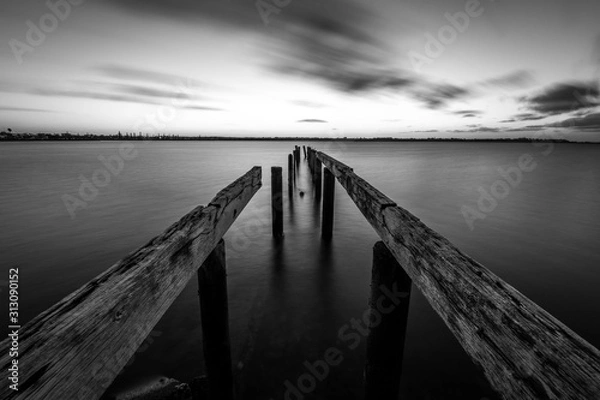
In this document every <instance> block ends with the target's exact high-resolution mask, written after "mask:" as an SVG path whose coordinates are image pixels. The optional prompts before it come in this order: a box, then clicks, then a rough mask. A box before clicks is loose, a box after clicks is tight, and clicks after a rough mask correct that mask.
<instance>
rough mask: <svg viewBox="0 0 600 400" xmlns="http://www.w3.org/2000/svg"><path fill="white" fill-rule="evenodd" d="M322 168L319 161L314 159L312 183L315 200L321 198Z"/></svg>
mask: <svg viewBox="0 0 600 400" xmlns="http://www.w3.org/2000/svg"><path fill="white" fill-rule="evenodd" d="M322 169H323V168H322V167H321V161H319V160H318V159H317V158H316V157H315V170H314V174H313V177H314V182H315V196H316V198H317V199H320V198H321V185H322V179H323V173H322V171H321V170H322Z"/></svg>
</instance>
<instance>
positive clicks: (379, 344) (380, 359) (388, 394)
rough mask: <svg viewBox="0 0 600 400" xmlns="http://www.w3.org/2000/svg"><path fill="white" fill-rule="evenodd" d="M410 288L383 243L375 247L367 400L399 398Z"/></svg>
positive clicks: (366, 372)
mask: <svg viewBox="0 0 600 400" xmlns="http://www.w3.org/2000/svg"><path fill="white" fill-rule="evenodd" d="M411 284H412V281H411V279H410V278H409V277H408V275H407V274H406V272H404V270H403V269H402V267H401V266H400V265H399V264H398V261H396V258H395V257H394V255H393V254H392V253H391V252H390V251H389V249H388V248H387V247H386V245H385V244H384V243H383V242H382V241H379V242H377V243H375V246H373V271H372V278H371V300H370V307H371V318H370V319H369V330H370V332H369V337H368V338H367V365H366V367H365V399H366V400H392V399H393V400H395V399H397V398H398V391H399V390H400V377H401V374H402V357H403V353H404V340H405V337H406V325H407V319H408V306H409V304H410V290H411Z"/></svg>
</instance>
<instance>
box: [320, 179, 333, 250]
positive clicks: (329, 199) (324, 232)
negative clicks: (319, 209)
mask: <svg viewBox="0 0 600 400" xmlns="http://www.w3.org/2000/svg"><path fill="white" fill-rule="evenodd" d="M334 200H335V177H334V176H333V174H332V173H331V171H330V170H329V168H325V169H324V171H323V218H322V219H321V220H322V222H321V236H322V237H323V239H325V240H329V239H331V237H332V235H333V214H334V207H333V205H334Z"/></svg>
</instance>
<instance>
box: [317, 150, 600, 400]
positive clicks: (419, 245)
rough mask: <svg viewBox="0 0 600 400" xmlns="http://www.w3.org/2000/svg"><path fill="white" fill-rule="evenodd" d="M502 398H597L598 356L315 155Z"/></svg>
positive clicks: (347, 171)
mask: <svg viewBox="0 0 600 400" xmlns="http://www.w3.org/2000/svg"><path fill="white" fill-rule="evenodd" d="M317 157H318V158H319V159H320V160H321V162H323V164H324V165H325V166H326V167H327V168H329V169H330V170H331V171H332V173H333V174H334V175H335V177H336V178H337V180H338V181H339V182H340V184H341V185H342V186H343V187H344V188H345V189H346V191H347V192H348V194H349V195H350V198H351V199H352V200H353V201H354V203H355V204H356V206H357V207H358V209H359V210H360V211H361V212H362V214H363V215H364V216H365V218H366V219H367V220H368V221H369V223H370V224H371V226H372V227H373V228H374V229H375V231H376V232H377V234H378V235H379V236H380V237H381V239H382V240H383V242H384V243H385V244H386V245H387V247H388V248H389V249H390V251H391V252H392V253H393V254H394V256H395V257H396V259H397V260H398V262H399V263H400V265H401V266H402V267H403V268H404V269H405V270H406V272H407V274H408V275H409V276H410V278H411V279H412V280H413V283H414V284H415V285H416V286H417V287H418V288H419V290H420V291H421V292H422V293H423V295H424V296H425V297H426V298H427V300H428V301H429V303H430V304H431V306H432V307H433V308H434V310H435V311H436V312H437V313H438V314H439V316H440V317H441V318H442V320H443V321H444V322H445V323H446V325H447V326H448V328H449V329H450V330H451V331H452V333H453V334H454V336H455V337H456V338H457V339H458V341H459V343H460V344H461V345H462V347H463V348H464V349H465V351H466V352H467V353H468V354H469V356H470V357H471V358H472V360H473V361H474V362H475V363H476V364H478V365H479V366H480V367H481V368H482V370H483V372H484V374H485V376H486V377H487V379H488V381H489V382H490V383H491V385H492V386H493V387H494V388H495V390H496V391H497V392H498V394H499V395H500V396H502V397H503V398H504V399H511V400H523V399H574V400H575V399H577V400H579V399H600V352H599V351H598V349H596V348H595V347H594V346H592V345H591V344H589V343H588V342H586V341H585V340H584V339H583V338H581V337H580V336H578V335H577V334H576V333H575V332H573V331H572V330H571V329H569V328H568V327H567V326H565V325H564V324H563V323H562V322H560V321H559V320H557V319H556V318H554V317H553V316H552V315H550V314H549V313H548V312H546V311H545V310H543V309H542V308H541V307H540V306H538V305H537V304H535V303H534V302H533V301H531V300H530V299H528V298H527V297H525V296H524V295H523V294H521V293H520V292H519V291H518V290H516V289H515V288H513V287H512V286H510V285H509V284H508V283H506V282H504V281H503V280H502V279H501V278H499V277H498V276H496V275H494V274H493V273H492V272H491V271H489V270H488V269H487V268H485V267H484V266H482V265H481V264H479V263H478V262H476V261H475V260H473V259H472V258H470V257H469V256H467V255H466V254H464V253H463V252H462V251H460V250H459V249H458V248H456V247H455V246H454V245H453V244H452V243H450V241H448V240H447V239H446V238H444V237H442V236H441V235H440V234H438V233H437V232H434V231H433V230H432V229H430V228H429V227H427V226H426V225H425V224H423V223H422V222H421V221H420V220H419V219H418V218H417V217H415V216H414V215H412V214H411V213H409V212H408V211H406V210H404V209H403V208H401V207H399V206H398V205H396V204H395V203H394V202H393V201H392V200H391V199H389V198H388V197H387V196H385V195H384V194H383V193H381V192H379V191H378V190H377V189H375V188H374V187H373V186H371V185H370V184H369V183H368V182H366V181H364V180H363V179H362V178H360V177H359V176H358V175H356V174H355V173H354V171H353V170H352V169H351V168H350V167H348V166H347V165H345V164H342V163H341V162H339V161H337V160H336V159H334V158H332V157H330V156H328V155H327V154H325V153H322V152H317Z"/></svg>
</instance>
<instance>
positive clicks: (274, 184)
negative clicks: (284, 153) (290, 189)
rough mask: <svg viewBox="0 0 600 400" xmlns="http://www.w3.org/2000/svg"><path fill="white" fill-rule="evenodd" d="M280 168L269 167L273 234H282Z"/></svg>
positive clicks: (280, 235)
mask: <svg viewBox="0 0 600 400" xmlns="http://www.w3.org/2000/svg"><path fill="white" fill-rule="evenodd" d="M281 175H282V168H281V167H271V222H272V227H273V236H274V237H276V238H279V237H282V236H283V189H282V186H283V183H282V179H283V178H282V177H281Z"/></svg>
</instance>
